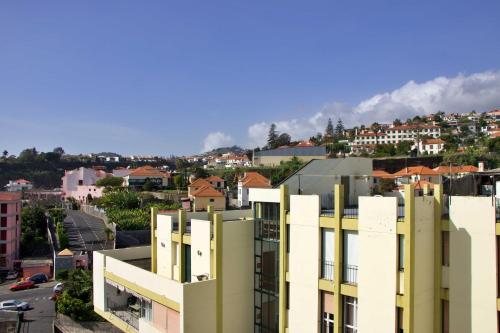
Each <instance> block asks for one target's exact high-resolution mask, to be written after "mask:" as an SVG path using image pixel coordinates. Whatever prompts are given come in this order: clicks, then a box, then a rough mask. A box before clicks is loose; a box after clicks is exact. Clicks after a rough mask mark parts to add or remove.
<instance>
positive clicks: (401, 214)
mask: <svg viewBox="0 0 500 333" xmlns="http://www.w3.org/2000/svg"><path fill="white" fill-rule="evenodd" d="M404 220H405V206H404V205H398V222H404Z"/></svg>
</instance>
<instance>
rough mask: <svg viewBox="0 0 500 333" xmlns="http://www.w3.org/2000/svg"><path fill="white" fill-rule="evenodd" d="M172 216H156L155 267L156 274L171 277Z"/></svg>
mask: <svg viewBox="0 0 500 333" xmlns="http://www.w3.org/2000/svg"><path fill="white" fill-rule="evenodd" d="M172 246H175V244H172V217H170V216H168V215H161V214H158V216H157V247H156V249H157V250H156V267H157V273H158V275H161V276H164V277H166V278H169V279H172V278H173V274H172V273H173V270H172V261H173V258H172V252H173V251H172Z"/></svg>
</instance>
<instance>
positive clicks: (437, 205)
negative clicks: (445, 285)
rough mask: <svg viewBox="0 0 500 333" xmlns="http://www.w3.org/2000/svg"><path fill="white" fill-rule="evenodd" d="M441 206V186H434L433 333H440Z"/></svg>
mask: <svg viewBox="0 0 500 333" xmlns="http://www.w3.org/2000/svg"><path fill="white" fill-rule="evenodd" d="M442 204H443V185H442V184H435V185H434V333H440V332H441V320H442V313H441V311H442V309H441V269H442V265H443V264H442V262H441V247H442V239H441V238H442V234H441V232H442V230H441V224H442V223H441V214H442V211H441V210H442Z"/></svg>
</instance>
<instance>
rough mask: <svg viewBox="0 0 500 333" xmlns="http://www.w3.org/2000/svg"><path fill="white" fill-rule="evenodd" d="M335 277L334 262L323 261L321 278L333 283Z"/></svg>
mask: <svg viewBox="0 0 500 333" xmlns="http://www.w3.org/2000/svg"><path fill="white" fill-rule="evenodd" d="M333 276H334V264H333V261H329V260H322V261H321V278H322V279H324V280H329V281H333Z"/></svg>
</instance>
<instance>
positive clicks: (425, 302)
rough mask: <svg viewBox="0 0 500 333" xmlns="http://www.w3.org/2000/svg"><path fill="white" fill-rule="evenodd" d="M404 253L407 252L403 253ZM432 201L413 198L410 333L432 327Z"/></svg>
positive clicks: (438, 252) (430, 198)
mask: <svg viewBox="0 0 500 333" xmlns="http://www.w3.org/2000/svg"><path fill="white" fill-rule="evenodd" d="M405 250H408V249H405ZM435 255H440V250H439V251H435V250H434V198H433V197H430V196H425V197H416V198H415V256H414V266H413V272H414V278H415V279H414V280H413V286H414V287H413V288H414V289H413V292H414V295H415V303H414V308H413V311H414V321H413V328H414V330H413V331H414V332H417V333H420V332H422V333H425V332H432V330H433V329H434V328H433V325H434V256H435Z"/></svg>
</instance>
